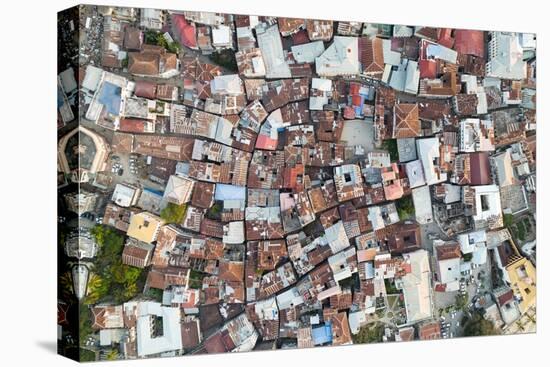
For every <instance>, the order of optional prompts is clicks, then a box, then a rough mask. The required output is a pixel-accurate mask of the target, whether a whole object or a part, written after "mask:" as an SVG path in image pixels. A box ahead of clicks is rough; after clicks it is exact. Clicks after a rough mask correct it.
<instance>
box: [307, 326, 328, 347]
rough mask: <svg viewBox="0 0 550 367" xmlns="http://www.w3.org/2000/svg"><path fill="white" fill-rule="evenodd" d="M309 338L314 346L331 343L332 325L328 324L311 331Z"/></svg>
mask: <svg viewBox="0 0 550 367" xmlns="http://www.w3.org/2000/svg"><path fill="white" fill-rule="evenodd" d="M311 337H312V338H313V343H314V344H315V345H322V344H327V343H332V324H331V323H330V322H327V323H325V324H324V325H321V326H316V327H313V328H312V329H311Z"/></svg>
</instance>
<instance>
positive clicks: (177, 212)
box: [160, 203, 187, 223]
mask: <svg viewBox="0 0 550 367" xmlns="http://www.w3.org/2000/svg"><path fill="white" fill-rule="evenodd" d="M186 209H187V205H185V204H181V205H177V204H173V203H168V205H167V206H166V207H165V208H164V209H162V210H161V212H160V217H161V218H162V219H164V221H165V222H166V223H181V222H182V221H183V218H185V210H186Z"/></svg>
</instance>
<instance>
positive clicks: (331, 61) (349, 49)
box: [315, 36, 361, 76]
mask: <svg viewBox="0 0 550 367" xmlns="http://www.w3.org/2000/svg"><path fill="white" fill-rule="evenodd" d="M315 69H316V70H317V74H319V75H320V76H337V75H354V74H359V73H360V71H361V69H360V65H359V47H358V39H357V37H343V36H335V37H334V41H333V42H332V44H331V45H330V46H329V48H327V49H326V50H325V52H323V53H322V54H321V56H319V57H317V58H316V59H315Z"/></svg>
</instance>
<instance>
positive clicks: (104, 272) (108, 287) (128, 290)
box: [85, 225, 143, 304]
mask: <svg viewBox="0 0 550 367" xmlns="http://www.w3.org/2000/svg"><path fill="white" fill-rule="evenodd" d="M92 234H93V235H94V237H95V239H96V242H97V243H98V245H99V246H100V250H99V253H98V255H97V257H96V259H95V260H94V264H95V269H97V274H96V276H95V277H93V278H92V284H91V287H90V286H89V287H90V288H89V289H90V291H89V293H88V297H87V298H86V300H85V303H86V304H95V303H98V302H100V301H103V300H106V299H109V298H114V300H115V301H116V302H117V303H122V302H126V301H127V300H129V299H131V298H133V297H135V295H136V294H138V293H139V289H138V286H137V284H138V279H140V276H141V275H142V273H143V271H142V269H139V268H134V267H131V266H128V265H125V264H123V263H122V251H123V249H124V237H123V236H122V235H121V234H120V233H118V232H117V231H115V230H114V229H112V228H110V227H107V226H103V225H98V226H95V227H94V228H93V229H92Z"/></svg>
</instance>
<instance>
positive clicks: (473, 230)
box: [59, 10, 536, 357]
mask: <svg viewBox="0 0 550 367" xmlns="http://www.w3.org/2000/svg"><path fill="white" fill-rule="evenodd" d="M116 14H117V13H116V12H112V15H110V16H109V17H110V20H109V22H111V23H106V24H107V25H109V26H110V27H115V25H116V26H117V27H119V26H120V29H121V31H120V32H119V33H117V32H114V33H105V37H107V36H108V37H109V39H110V42H111V43H112V44H113V45H115V44H116V45H119V46H120V47H121V48H122V49H124V50H125V52H127V55H128V60H127V65H126V66H125V67H124V68H125V69H127V70H126V71H125V72H124V73H122V72H121V73H118V74H117V72H118V71H119V70H122V62H120V63H119V62H118V61H116V60H115V59H113V56H114V54H113V53H112V52H110V51H108V50H104V51H103V67H105V68H108V70H100V69H98V70H99V73H100V74H99V75H100V76H97V75H96V74H94V73H98V71H97V70H96V69H97V68H96V67H94V66H91V65H90V66H88V68H87V69H86V74H87V75H88V78H92V77H93V76H94V75H96V78H97V80H98V83H97V85H95V86H94V87H93V88H95V90H93V91H92V90H90V91H87V93H88V92H89V94H90V96H89V97H90V98H88V99H87V102H86V103H87V112H86V119H89V120H92V122H95V123H96V124H97V125H98V126H100V127H101V128H109V129H111V130H114V133H113V134H112V138H110V139H109V140H110V143H111V147H110V148H111V152H112V161H113V167H115V168H114V169H113V171H112V172H111V173H112V175H111V176H113V177H112V179H113V182H115V183H120V182H122V181H120V180H122V178H120V179H119V175H120V176H122V177H123V178H124V179H125V180H126V179H128V177H130V178H132V177H133V178H135V180H133V182H135V188H136V189H135V192H136V193H137V194H136V195H137V196H141V197H136V198H132V203H131V205H123V206H125V207H122V206H119V205H120V203H119V202H116V203H111V202H110V203H107V205H106V206H102V208H104V213H102V214H103V219H102V223H103V224H104V225H106V226H111V227H114V228H116V229H117V230H119V231H122V232H126V233H127V235H128V236H129V238H128V239H127V240H126V241H125V242H123V243H124V248H123V250H121V251H122V253H121V261H122V264H124V265H125V266H131V267H137V268H142V269H143V272H146V276H145V277H144V278H143V279H144V280H145V284H144V289H143V292H144V294H145V295H147V297H150V295H151V294H154V293H155V292H156V291H154V290H160V291H161V292H162V302H153V301H145V300H141V299H139V298H138V299H136V300H132V301H129V302H126V303H124V304H123V305H120V306H112V305H101V304H97V305H95V306H94V307H93V308H92V314H93V326H92V327H93V329H94V330H100V332H104V333H105V332H106V331H105V330H109V329H127V330H129V331H130V332H129V333H128V338H126V339H121V340H124V342H125V343H126V344H127V345H126V348H124V349H125V350H126V351H127V352H126V353H127V354H126V356H127V357H128V356H134V355H138V356H148V355H153V356H154V355H159V354H160V353H164V352H173V351H175V352H176V353H180V352H182V351H183V352H185V353H219V352H229V351H246V350H252V349H253V348H254V347H255V346H256V344H257V342H258V340H261V341H262V343H272V342H274V341H278V342H280V343H283V345H286V344H285V343H289V345H297V346H298V347H312V346H320V345H345V344H352V343H354V342H356V340H357V338H356V336H357V335H359V332H360V330H361V328H365V327H367V328H368V327H370V326H372V323H370V322H369V320H370V319H371V318H372V317H373V314H375V313H377V312H385V311H384V309H385V308H386V307H390V308H391V311H392V312H391V316H390V312H387V313H385V318H386V319H387V322H386V324H385V326H384V333H383V334H384V335H383V336H381V338H382V339H383V340H386V341H393V340H396V341H400V340H403V341H404V340H412V339H414V338H418V339H423V340H426V339H437V338H441V337H446V336H445V335H446V331H445V326H444V325H442V324H441V323H440V322H439V320H438V316H437V315H436V314H434V312H433V311H434V309H435V308H434V304H438V302H439V299H438V298H437V297H438V294H439V293H440V292H455V291H459V290H460V289H461V288H460V287H461V284H462V283H463V281H464V279H463V278H464V276H463V275H464V274H469V273H468V272H469V271H470V272H471V271H473V269H476V268H477V267H478V266H485V265H486V263H487V260H486V259H487V256H489V254H493V253H494V254H495V256H498V257H499V259H500V260H501V261H500V262H497V264H496V265H495V266H500V268H499V270H500V272H494V273H495V274H496V273H498V274H504V273H505V272H507V271H509V269H512V268H513V269H516V268H521V269H522V271H523V272H525V273H526V274H527V272H529V271H530V270H529V269H530V265H529V264H531V263H530V262H529V261H530V260H528V259H527V258H524V257H523V255H522V254H521V253H520V252H519V250H518V249H517V248H516V245H515V243H514V242H513V241H512V235H511V233H510V232H509V231H508V229H502V227H503V226H504V223H505V219H507V217H506V218H505V216H504V214H505V213H506V214H517V213H516V212H513V211H514V210H517V211H519V212H521V213H524V212H525V213H526V214H527V213H528V211H530V210H533V209H531V208H530V207H529V206H528V205H527V202H526V201H527V200H528V199H527V198H530V199H529V200H531V201H532V198H534V196H533V195H534V194H535V191H536V187H535V183H536V181H535V164H536V147H535V141H536V134H535V131H536V116H535V111H534V108H535V106H534V103H533V101H534V98H535V91H534V82H535V79H534V75H535V73H534V71H533V68H535V67H536V63H534V62H533V61H534V59H531V58H529V57H527V56H528V52H527V51H528V50H529V49H530V46H529V42H528V38H527V37H525V38H524V37H523V36H520V35H517V34H511V35H508V33H507V34H506V36H502V35H501V34H500V33H498V32H497V33H494V32H492V33H491V34H489V33H488V32H482V31H467V30H454V29H450V28H433V27H418V26H417V27H412V26H405V25H403V26H391V25H385V24H371V23H361V22H343V21H340V22H336V24H334V23H333V22H332V21H326V20H309V19H296V18H274V17H248V16H244V15H239V16H233V15H229V14H217V13H203V12H174V13H172V12H170V13H164V12H160V11H159V13H156V12H155V11H154V10H151V12H143V15H144V16H145V15H147V16H146V17H145V19H142V22H141V23H143V24H149V25H152V24H165V27H164V28H162V27H161V28H158V29H163V31H162V33H158V36H159V38H158V40H157V43H159V45H150V44H149V43H151V40H150V39H149V38H150V37H149V36H150V34H149V32H150V30H148V31H146V32H145V33H146V34H145V35H144V32H142V31H141V30H140V29H142V28H137V27H136V26H135V24H133V22H132V21H130V20H128V19H126V18H125V19H118V18H117V15H116ZM159 14H160V15H159ZM157 18H159V19H157ZM166 18H168V19H169V20H170V21H167V20H166ZM155 19H156V20H157V21H158V22H156V21H155ZM113 22H114V23H113ZM119 23H122V25H120V24H119ZM117 24H118V25H117ZM155 29H157V28H155ZM165 29H166V30H167V31H168V32H167V33H164V31H165ZM109 32H110V31H109ZM144 36H147V37H145V39H144ZM120 37H123V41H122V40H119V38H120ZM161 37H162V38H161ZM509 37H512V39H510V38H509ZM514 37H515V38H514ZM161 39H162V40H163V41H160V40H161ZM496 39H498V42H496V41H493V40H496ZM171 40H172V41H171ZM173 40H176V41H177V43H179V44H181V45H182V47H183V48H184V50H185V52H184V53H183V54H184V55H182V53H181V52H177V54H176V53H173V52H172V51H178V49H177V47H176V48H175V49H174V48H173V46H175V45H177V44H172V42H173ZM235 41H236V42H235ZM505 42H507V43H505ZM489 43H491V44H490V45H489ZM504 43H505V44H504ZM164 44H166V45H167V46H166V47H164V46H162V45H164ZM113 45H112V46H111V47H114V46H113ZM296 46H299V47H296ZM522 47H525V49H524V50H523V49H521V48H522ZM167 48H168V49H171V50H172V51H168V50H167ZM495 49H498V50H500V52H495V51H494V50H495ZM520 49H521V51H522V52H523V51H525V55H526V56H525V57H524V58H521V60H520V58H518V57H517V55H516V54H518V55H519V51H520ZM503 54H506V55H504V56H506V57H503ZM204 55H210V60H211V61H206V60H207V58H205V57H203V56H204ZM227 55H229V56H227ZM225 57H227V58H228V60H225ZM217 63H219V64H220V65H217ZM506 63H510V64H511V65H507V64H506ZM524 63H525V64H524ZM119 64H120V65H119ZM527 66H529V67H527ZM508 67H509V68H508ZM522 68H524V69H525V73H524V74H521V78H518V74H519V73H520V72H521V70H523V69H522ZM230 70H233V71H230ZM127 73H129V74H132V75H134V76H135V77H136V80H137V81H136V82H130V81H129V80H128V79H127V78H126V77H125V76H124V75H127ZM489 74H490V75H492V76H493V77H492V78H485V76H486V75H489ZM162 78H163V79H165V80H164V81H163V82H162V83H159V82H158V79H162ZM497 78H500V79H497ZM117 98H118V99H117ZM116 106H119V108H118V109H119V110H116V108H115V107H116ZM92 117H94V119H92ZM98 131H101V130H100V129H98ZM497 149H498V151H499V153H498V154H497V153H496V152H497ZM65 153H66V152H65V151H64V150H62V151H60V153H59V155H60V161H61V162H64V161H63V158H64V155H65ZM126 157H128V159H129V167H128V172H120V171H119V170H118V169H116V167H117V165H116V162H118V161H120V160H125V159H126ZM65 159H66V157H65ZM135 166H137V168H135ZM124 169H125V170H126V168H124ZM136 170H137V171H136ZM141 170H143V172H142V171H141ZM134 171H135V172H134ZM104 174H108V172H105V173H104ZM98 176H99V175H98ZM99 177H100V176H99ZM92 178H93V179H94V180H95V181H94V180H90V183H91V184H92V185H94V186H97V187H101V186H100V182H99V181H98V178H97V177H96V176H93V177H92ZM96 181H97V182H96ZM119 181H120V182H119ZM112 186H113V187H114V186H115V185H114V184H113V185H112ZM117 187H118V186H117ZM124 187H134V186H129V185H126V186H124ZM108 188H109V184H108V183H107V189H108ZM102 189H103V190H105V191H108V190H107V189H105V188H102ZM119 189H120V190H122V186H120V187H119ZM138 189H139V190H138ZM520 193H525V195H519V194H520ZM122 194H123V193H120V195H122ZM134 199H135V200H134ZM520 199H521V200H520ZM522 200H523V201H522ZM117 204H119V205H117ZM509 212H510V213H509ZM522 223H523V222H522ZM529 223H532V222H529ZM533 223H534V222H533ZM501 231H505V232H506V233H504V234H503V232H501ZM463 236H467V237H463ZM437 237H443V238H445V239H448V238H450V239H451V240H448V241H440V240H439V239H437ZM497 237H498V238H497ZM514 237H517V234H514ZM495 238H496V239H495ZM432 242H434V245H433V246H432ZM524 261H526V262H528V263H524ZM520 262H521V264H522V265H519V264H520ZM531 266H532V265H531ZM510 271H512V270H510ZM517 273H518V272H517V271H515V270H514V274H517ZM144 274H145V273H144ZM498 274H497V275H494V276H501V275H498ZM522 274H523V273H522ZM525 277H528V275H525ZM525 277H523V278H522V276H517V275H512V276H511V277H510V276H509V277H503V278H502V281H503V282H505V283H506V282H507V284H508V283H511V282H515V283H516V285H515V286H513V285H512V284H510V286H511V288H510V289H511V290H510V291H509V292H504V291H503V292H497V296H496V299H497V302H498V303H499V307H505V306H504V304H506V305H510V304H512V303H513V304H514V305H515V304H516V303H517V304H518V305H519V306H518V307H520V308H521V307H527V308H528V307H530V306H531V305H532V304H531V303H529V304H528V305H527V306H525V305H526V304H527V303H528V302H533V301H532V299H531V297H527V294H520V295H519V296H518V294H519V293H518V292H520V293H521V292H523V290H522V291H520V290H518V289H519V288H518V286H517V285H518V284H522V285H523V283H529V282H528V281H527V280H525ZM468 279H469V278H468ZM503 284H504V283H503ZM528 286H529V287H531V286H532V285H531V284H528ZM526 287H527V286H526ZM526 287H523V288H522V289H524V288H526ZM529 287H527V289H529V292H531V288H529ZM139 291H141V290H139ZM533 292H534V289H533ZM516 293H518V294H516ZM524 293H525V292H524ZM390 296H391V297H390ZM521 296H522V297H521ZM390 299H392V300H393V299H395V300H396V301H395V302H393V303H392V305H390V304H389V300H390ZM520 299H521V301H519V300H520ZM510 307H511V306H510ZM514 307H516V306H514ZM141 315H148V316H147V317H151V318H152V319H154V318H155V317H162V318H163V322H164V323H168V322H170V323H172V320H175V319H177V320H178V322H177V325H176V323H173V325H172V324H171V327H176V328H177V332H175V331H173V330H170V333H166V335H164V336H162V337H163V338H166V339H163V341H164V342H165V344H164V345H169V347H167V348H168V349H167V350H153V351H150V350H149V349H143V348H145V347H143V343H147V340H145V339H141V341H140V340H138V341H137V342H136V338H144V335H143V333H138V335H137V336H136V335H135V333H133V334H132V330H134V331H135V328H136V327H137V328H138V329H139V330H141V329H140V327H139V325H140V322H142V321H140V317H141ZM153 316H154V317H153ZM136 325H137V326H136ZM147 325H148V327H150V324H147ZM155 325H156V324H155ZM155 327H156V326H155ZM153 329H154V327H153ZM153 332H154V330H153ZM111 334H112V335H111ZM111 334H109V337H115V333H114V332H113V333H111ZM168 334H169V335H168ZM105 335H106V334H104V335H103V337H105ZM292 339H294V340H293V341H291V340H292ZM144 340H145V341H144ZM151 345H154V343H151ZM277 345H278V344H277ZM148 347H150V348H154V347H153V346H147V348H148ZM145 350H147V352H145Z"/></svg>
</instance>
